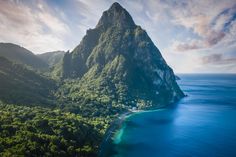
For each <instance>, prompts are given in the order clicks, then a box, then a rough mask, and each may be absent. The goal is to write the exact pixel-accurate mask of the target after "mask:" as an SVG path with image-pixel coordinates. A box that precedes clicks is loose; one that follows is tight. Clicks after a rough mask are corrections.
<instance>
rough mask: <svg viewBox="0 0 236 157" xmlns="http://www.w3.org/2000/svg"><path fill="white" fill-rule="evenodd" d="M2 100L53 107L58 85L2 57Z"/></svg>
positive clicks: (0, 97)
mask: <svg viewBox="0 0 236 157" xmlns="http://www.w3.org/2000/svg"><path fill="white" fill-rule="evenodd" d="M0 72H1V73H0V99H1V100H2V101H4V102H7V103H14V104H25V105H36V104H42V105H44V106H53V105H54V101H55V100H54V98H53V91H54V90H55V88H56V84H55V82H54V81H53V80H50V79H48V78H46V77H44V76H41V75H40V74H38V73H36V72H34V71H33V70H31V69H29V68H27V67H25V66H23V65H20V64H14V63H12V62H10V61H9V60H7V59H5V58H3V57H0Z"/></svg>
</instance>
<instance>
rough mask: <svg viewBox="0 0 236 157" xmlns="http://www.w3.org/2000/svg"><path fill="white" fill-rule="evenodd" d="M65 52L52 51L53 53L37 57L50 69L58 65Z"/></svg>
mask: <svg viewBox="0 0 236 157" xmlns="http://www.w3.org/2000/svg"><path fill="white" fill-rule="evenodd" d="M65 53H66V52H65V51H53V52H46V53H43V54H39V55H37V56H38V57H39V58H41V60H43V61H44V62H45V63H47V64H48V65H49V66H50V67H52V66H54V65H56V64H57V63H59V62H60V61H61V60H62V58H63V57H64V55H65Z"/></svg>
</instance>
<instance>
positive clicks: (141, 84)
mask: <svg viewBox="0 0 236 157" xmlns="http://www.w3.org/2000/svg"><path fill="white" fill-rule="evenodd" d="M61 76H62V77H63V78H64V79H67V78H70V79H72V78H74V79H76V80H79V81H77V85H76V86H74V87H73V88H71V90H70V93H69V97H71V99H72V100H80V99H86V100H87V99H89V100H90V101H91V102H98V103H101V104H106V105H107V106H109V108H114V107H117V104H119V105H118V106H119V107H121V106H122V104H126V105H125V108H127V107H128V108H132V107H137V108H140V109H141V108H152V107H160V106H163V105H166V104H169V103H172V102H174V101H176V100H178V99H180V98H182V97H183V96H184V94H183V92H182V91H181V90H180V88H179V86H178V85H177V83H176V81H175V75H174V73H173V70H172V69H171V68H170V67H169V66H168V65H167V64H166V62H165V60H164V59H163V57H162V55H161V53H160V51H159V50H158V48H157V47H156V46H155V45H154V43H153V42H152V40H151V39H150V38H149V36H148V34H147V33H146V31H145V30H143V29H142V28H141V27H140V26H137V25H136V24H135V23H134V21H133V19H132V17H131V16H130V14H129V13H128V12H127V11H126V10H125V9H124V8H123V7H122V6H120V4H118V3H114V4H113V5H112V6H111V7H110V9H109V10H107V11H105V12H104V13H103V15H102V17H101V19H100V20H99V22H98V24H97V26H96V28H94V29H89V30H88V31H87V33H86V35H85V36H84V38H83V39H82V41H81V43H80V44H79V45H78V46H77V47H76V48H75V49H74V50H73V51H72V52H71V53H66V54H65V56H64V58H63V63H62V68H61ZM88 93H90V94H88ZM88 97H89V98H88ZM112 104H114V105H112Z"/></svg>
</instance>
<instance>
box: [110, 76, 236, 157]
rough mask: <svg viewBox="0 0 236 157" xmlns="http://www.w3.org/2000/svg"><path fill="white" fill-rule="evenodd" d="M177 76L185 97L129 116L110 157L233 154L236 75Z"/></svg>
mask: <svg viewBox="0 0 236 157" xmlns="http://www.w3.org/2000/svg"><path fill="white" fill-rule="evenodd" d="M179 76H180V77H181V80H180V81H178V83H179V85H180V87H181V89H182V90H183V91H184V92H185V94H187V95H188V97H186V98H184V99H182V100H181V101H180V102H178V103H177V104H176V105H174V106H172V107H169V108H167V109H162V110H157V111H152V112H144V113H138V114H134V115H132V116H130V117H129V118H127V119H126V120H125V122H124V123H123V125H122V128H121V129H120V130H119V132H118V133H117V134H116V137H115V139H114V141H113V143H114V145H113V147H112V150H113V152H114V153H113V155H112V156H114V157H173V156H175V157H178V156H179V157H184V156H186V157H187V156H193V157H195V156H196V157H197V156H202V157H205V156H206V157H211V156H214V157H217V156H227V157H229V156H232V157H235V156H236V75H199V74H194V75H190V74H189V75H179ZM109 156H110V155H109Z"/></svg>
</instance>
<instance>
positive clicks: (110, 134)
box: [98, 95, 187, 157]
mask: <svg viewBox="0 0 236 157" xmlns="http://www.w3.org/2000/svg"><path fill="white" fill-rule="evenodd" d="M184 97H187V95H185V96H184ZM180 100H181V99H180ZM180 100H178V101H176V102H174V103H170V104H169V105H162V106H159V107H154V108H150V109H147V110H129V111H127V112H125V113H123V114H121V115H120V116H118V117H117V118H116V119H115V120H114V121H113V122H112V123H111V125H110V126H109V128H108V129H107V131H106V133H105V135H104V139H103V141H102V143H101V145H100V148H99V152H98V156H99V157H106V156H111V155H114V154H115V153H116V152H115V151H114V150H112V146H113V145H114V142H113V138H114V137H115V135H116V133H117V132H118V131H119V130H120V129H121V127H122V124H123V123H124V121H125V120H126V119H127V118H129V117H131V116H134V115H136V114H141V113H146V112H156V111H161V110H164V109H168V108H175V107H176V106H177V104H178V102H179V101H180ZM120 136H121V135H120Z"/></svg>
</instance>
